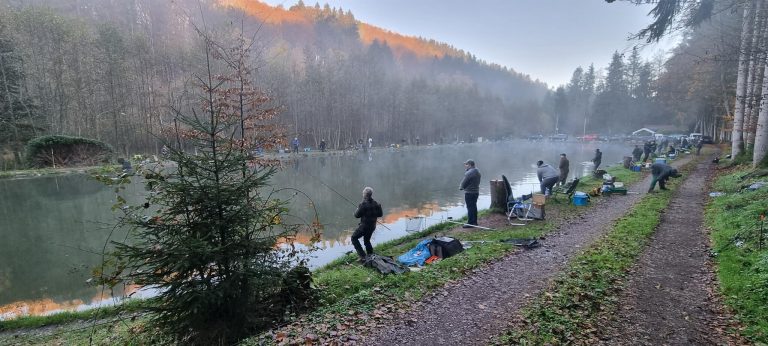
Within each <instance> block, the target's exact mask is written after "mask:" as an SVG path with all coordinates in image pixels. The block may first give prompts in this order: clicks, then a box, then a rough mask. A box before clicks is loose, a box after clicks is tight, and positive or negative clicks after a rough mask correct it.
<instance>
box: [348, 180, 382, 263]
mask: <svg viewBox="0 0 768 346" xmlns="http://www.w3.org/2000/svg"><path fill="white" fill-rule="evenodd" d="M382 216H384V213H383V212H382V210H381V204H379V203H378V202H376V201H374V200H373V189H372V188H370V187H366V188H364V189H363V201H362V202H361V203H360V205H358V206H357V210H355V217H356V218H358V219H360V224H359V225H358V226H357V229H356V230H355V233H352V245H353V246H354V247H355V251H357V255H358V256H359V257H360V262H364V261H365V258H366V252H367V253H368V255H372V254H373V246H372V245H371V236H372V235H373V231H375V230H376V218H379V217H382ZM361 237H362V238H363V242H364V243H365V251H363V247H362V246H360V238H361Z"/></svg>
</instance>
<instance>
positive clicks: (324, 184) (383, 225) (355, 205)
mask: <svg viewBox="0 0 768 346" xmlns="http://www.w3.org/2000/svg"><path fill="white" fill-rule="evenodd" d="M304 174H306V175H308V176H310V177H312V178H314V179H315V180H317V181H318V182H319V183H320V184H321V185H323V186H325V187H327V188H328V190H331V191H333V192H334V193H335V194H337V195H339V197H341V198H342V199H344V200H345V201H347V203H349V204H350V205H352V206H353V207H355V208H357V204H355V203H354V202H352V201H351V200H349V198H347V197H346V196H344V195H342V194H341V193H340V192H339V191H336V190H335V189H334V188H332V187H330V186H329V185H328V184H326V183H325V182H323V181H322V180H321V179H320V178H318V177H316V176H314V175H312V174H310V173H304ZM376 223H378V224H379V225H381V226H382V227H384V228H386V229H387V230H389V231H391V230H392V229H391V228H389V227H387V225H385V224H384V223H383V222H381V221H379V220H378V218H377V219H376Z"/></svg>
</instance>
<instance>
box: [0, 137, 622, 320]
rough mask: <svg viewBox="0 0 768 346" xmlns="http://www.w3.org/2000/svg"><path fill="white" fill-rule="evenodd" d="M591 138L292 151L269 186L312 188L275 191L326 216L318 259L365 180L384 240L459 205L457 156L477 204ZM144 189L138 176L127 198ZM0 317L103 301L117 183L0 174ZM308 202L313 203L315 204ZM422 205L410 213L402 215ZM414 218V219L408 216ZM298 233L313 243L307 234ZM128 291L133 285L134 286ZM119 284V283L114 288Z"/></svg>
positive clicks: (522, 186) (579, 152)
mask: <svg viewBox="0 0 768 346" xmlns="http://www.w3.org/2000/svg"><path fill="white" fill-rule="evenodd" d="M595 148H596V146H595V145H593V144H575V143H557V144H555V143H529V142H522V141H513V142H501V143H490V144H465V145H445V146H435V147H425V146H421V147H419V148H413V147H411V148H404V149H379V150H372V151H368V153H364V152H363V151H360V152H352V153H349V154H347V155H334V156H322V157H314V158H299V159H295V160H291V161H288V162H286V166H287V167H286V168H287V169H284V170H282V171H280V172H279V173H278V174H277V175H276V176H275V177H274V179H273V184H274V185H275V186H276V187H287V188H295V189H298V190H301V191H302V192H304V193H306V194H307V195H308V196H309V199H311V201H310V200H308V199H307V198H306V197H302V196H301V195H296V196H292V195H290V194H288V193H285V194H284V195H282V197H284V198H288V199H289V201H290V207H291V213H292V214H293V215H294V216H293V217H292V218H293V219H292V220H286V221H289V222H295V223H305V222H306V220H312V219H313V217H314V209H315V208H316V209H317V212H318V215H319V218H320V222H321V223H322V224H323V225H324V230H323V238H322V240H321V241H320V242H319V243H317V244H314V245H317V246H319V247H320V248H321V250H320V251H318V252H316V253H314V254H313V256H312V257H311V258H310V265H311V266H312V267H318V266H321V265H323V264H326V263H328V262H330V261H332V260H333V259H334V258H336V257H338V256H339V255H341V254H343V253H345V252H347V251H351V250H352V245H351V244H350V243H349V235H350V234H351V232H352V230H353V229H354V227H355V226H356V223H357V220H356V219H355V218H354V217H353V216H352V214H353V213H354V209H355V207H356V205H357V203H359V201H360V193H361V191H362V189H363V187H365V186H371V187H373V188H374V190H375V193H374V198H375V199H376V200H377V201H379V202H380V203H382V206H383V207H384V213H385V216H384V218H383V222H384V223H385V224H386V228H384V227H382V226H379V229H377V231H376V232H375V233H374V237H373V242H374V243H381V242H384V241H388V240H391V239H395V238H398V237H401V236H403V235H405V234H407V232H406V230H414V228H415V227H419V228H423V227H427V226H429V225H431V224H434V223H437V222H440V220H444V219H446V218H447V217H449V216H450V217H455V218H458V217H462V216H464V215H465V214H466V210H465V209H464V206H463V194H462V192H461V191H459V190H458V185H459V182H460V181H461V178H462V176H463V173H464V166H463V162H464V161H465V160H467V159H470V158H471V159H474V160H475V162H476V163H477V167H478V168H479V169H480V172H481V173H482V176H483V179H482V183H481V185H480V187H481V197H480V199H479V200H478V207H479V208H487V207H488V206H489V205H490V197H489V196H488V195H487V194H488V190H489V183H488V181H489V180H491V179H500V177H501V175H502V174H504V175H506V176H507V177H508V178H509V179H510V181H511V182H512V184H513V190H514V192H515V194H522V193H530V192H531V191H536V190H538V181H537V179H536V174H535V162H536V161H537V160H544V161H545V162H547V163H550V164H551V165H553V166H557V162H558V160H559V155H560V153H562V152H565V153H566V154H568V157H569V158H570V160H571V177H574V176H581V175H584V174H586V173H585V172H588V171H589V169H590V165H589V164H587V162H588V161H589V160H590V159H591V158H592V157H591V156H592V153H593V152H594V149H595ZM600 149H601V151H603V152H604V154H603V161H604V162H605V163H606V164H608V163H612V162H618V161H620V159H621V157H622V156H624V155H626V154H627V153H629V151H630V150H631V148H629V147H628V146H620V145H607V144H601V145H600ZM143 193H145V191H144V189H143V188H142V187H141V186H140V185H139V184H135V185H134V186H131V187H130V188H129V189H128V194H129V196H132V197H131V199H135V200H138V198H140V196H141V195H142V194H143ZM0 196H2V197H0V319H2V318H4V317H8V316H10V315H11V314H12V311H19V310H22V313H29V314H44V313H45V312H46V311H52V310H59V309H73V308H74V307H76V306H79V308H83V306H85V305H89V304H96V303H97V302H98V301H101V300H102V299H103V297H102V296H101V292H102V291H101V289H100V288H97V287H91V286H89V285H87V284H86V280H88V278H89V277H90V274H91V268H93V267H95V266H96V265H97V264H98V263H99V261H100V259H101V257H100V255H99V253H101V250H102V248H103V246H104V243H105V241H106V240H107V238H108V237H109V236H110V233H111V236H112V237H113V238H120V237H124V236H125V234H124V233H120V231H119V230H116V231H114V230H113V229H112V227H111V225H113V224H114V223H115V216H116V215H115V214H114V213H113V212H112V211H111V210H110V206H111V205H112V204H113V203H114V192H113V191H112V190H111V189H109V188H106V187H104V186H102V185H101V184H99V183H97V182H94V181H92V180H90V179H89V178H88V177H86V176H81V175H72V176H65V177H44V178H35V179H21V180H0ZM313 207H314V208H313ZM418 215H422V216H424V217H423V218H420V219H416V222H417V224H415V223H414V222H413V220H411V221H410V222H409V217H414V216H418ZM415 225H416V226H415ZM297 241H298V242H299V243H302V244H304V245H310V242H311V238H310V237H309V236H308V235H300V236H299V237H298V238H297ZM126 292H128V293H130V292H133V291H132V289H131V288H129V289H127V291H126ZM120 293H125V292H120Z"/></svg>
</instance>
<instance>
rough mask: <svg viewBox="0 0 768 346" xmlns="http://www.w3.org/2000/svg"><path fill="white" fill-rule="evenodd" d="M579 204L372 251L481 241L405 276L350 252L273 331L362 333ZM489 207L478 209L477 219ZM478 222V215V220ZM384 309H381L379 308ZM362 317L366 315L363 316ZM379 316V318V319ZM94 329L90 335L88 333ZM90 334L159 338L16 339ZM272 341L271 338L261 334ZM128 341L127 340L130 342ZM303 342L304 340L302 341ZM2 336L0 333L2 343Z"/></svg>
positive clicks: (133, 326)
mask: <svg viewBox="0 0 768 346" xmlns="http://www.w3.org/2000/svg"><path fill="white" fill-rule="evenodd" d="M608 171H609V173H610V174H612V175H613V176H616V177H617V180H619V181H624V182H625V183H627V184H631V183H632V182H635V181H638V180H640V179H642V177H643V175H642V174H638V173H633V172H630V171H628V170H625V169H623V168H621V167H613V168H610V169H608ZM582 181H583V185H582V186H580V187H579V189H578V190H581V191H587V190H588V189H589V188H591V187H595V186H597V185H598V184H599V182H598V181H597V180H595V179H593V178H585V179H584V180H582ZM584 210H585V209H584V208H583V207H575V206H572V205H570V204H568V203H565V202H563V203H560V204H558V203H550V204H548V205H547V213H548V214H551V215H555V216H557V217H551V218H550V219H548V220H547V221H543V222H540V221H537V222H530V223H528V225H527V226H523V227H519V226H516V227H512V226H510V227H507V228H504V229H500V230H498V231H485V230H472V231H469V232H466V231H460V233H458V234H454V233H451V232H448V230H450V229H451V228H453V227H454V226H455V225H454V224H451V223H444V224H439V225H435V226H433V227H430V228H429V229H427V230H425V231H423V232H419V233H416V234H410V235H408V236H406V237H404V238H400V239H396V240H393V241H390V242H388V243H385V244H380V245H378V246H376V248H375V251H376V252H377V253H379V254H384V255H388V256H393V257H396V256H399V255H400V254H402V253H404V252H406V251H407V250H409V249H410V248H412V247H413V246H415V245H416V244H417V243H418V242H419V241H420V240H421V239H423V238H425V237H429V236H433V235H437V234H453V235H454V236H456V237H457V238H459V239H461V240H465V241H482V242H483V243H474V244H473V247H472V248H470V249H468V250H467V251H465V252H464V253H463V254H462V255H460V256H455V257H452V258H449V259H446V260H443V261H440V262H437V263H436V264H434V265H430V266H427V267H425V268H423V269H422V270H421V271H418V272H411V273H408V274H406V275H400V276H394V275H388V276H384V275H380V274H377V273H376V272H374V271H372V270H370V269H368V268H364V267H362V266H360V265H359V264H357V262H356V256H355V255H354V254H352V255H347V256H343V257H342V258H339V259H337V260H335V261H334V262H332V263H330V264H328V265H327V266H325V267H323V268H320V269H318V270H316V271H315V272H314V278H315V284H316V286H317V287H318V288H319V293H320V305H319V307H318V308H317V309H316V310H315V311H314V312H312V313H309V314H306V315H303V316H297V317H295V319H294V322H296V323H293V324H291V325H290V326H286V327H284V328H282V329H280V330H278V331H277V333H278V334H280V333H282V334H281V335H283V337H284V338H285V339H286V340H288V339H290V340H294V341H297V340H300V339H301V338H302V337H303V336H304V335H306V334H307V333H310V334H314V336H315V337H316V338H317V339H318V340H322V338H324V337H330V336H333V335H339V334H348V335H350V336H354V334H355V333H362V332H364V331H365V328H374V327H375V325H376V321H377V320H378V319H379V318H380V317H379V316H380V315H383V314H382V313H381V312H382V311H385V310H393V309H400V308H407V307H409V306H410V305H411V303H412V302H413V301H415V300H417V299H419V298H421V297H422V296H423V294H424V293H425V292H429V291H432V290H434V289H435V288H438V287H441V286H443V285H445V284H446V283H448V282H451V281H453V280H457V279H460V278H462V277H464V276H466V275H469V272H471V271H472V270H474V269H476V268H479V267H482V266H483V265H485V264H487V263H488V262H489V261H493V260H495V259H498V258H501V257H503V256H505V255H507V254H508V253H510V252H511V251H515V248H514V247H513V246H511V245H508V244H505V243H501V242H498V240H502V239H508V238H520V237H538V236H542V235H544V234H546V233H547V232H549V231H550V230H552V229H553V228H554V227H555V226H557V222H558V220H560V219H563V218H565V217H567V216H569V215H575V214H577V213H580V212H583V211H584ZM484 215H487V211H485V212H481V218H482V217H483V216H484ZM481 220H482V219H481ZM382 309H383V310H382ZM363 317H364V318H363ZM382 318H383V317H382ZM91 333H94V334H93V336H91V335H90V334H91ZM86 336H87V337H88V338H91V337H93V340H94V342H95V343H96V344H98V343H110V342H111V343H115V342H116V343H147V342H149V341H150V340H157V339H156V338H157V337H158V335H156V334H155V333H154V332H153V331H150V330H147V328H145V321H144V320H143V319H138V320H135V321H124V320H118V321H116V322H114V323H109V324H103V325H98V326H96V327H95V328H88V330H87V331H85V330H72V331H63V332H61V333H59V334H56V335H52V336H43V337H40V336H27V337H24V338H21V339H17V340H16V341H17V342H19V343H26V344H56V343H62V342H63V343H65V344H73V343H74V344H76V343H77V342H78V340H82V338H83V337H86ZM263 337H264V338H266V339H268V340H272V338H271V337H270V336H263ZM129 340H130V342H128V341H129ZM260 340H261V339H260V338H259V337H254V338H252V339H250V340H247V341H246V342H245V343H246V344H248V343H251V344H257V343H259V342H260ZM302 342H303V341H302ZM2 343H3V337H2V336H0V344H2Z"/></svg>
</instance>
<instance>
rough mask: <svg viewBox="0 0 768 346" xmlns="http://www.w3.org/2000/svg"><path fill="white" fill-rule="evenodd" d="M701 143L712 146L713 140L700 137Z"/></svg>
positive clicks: (708, 137)
mask: <svg viewBox="0 0 768 346" xmlns="http://www.w3.org/2000/svg"><path fill="white" fill-rule="evenodd" d="M701 143H704V144H714V143H715V140H714V139H713V138H712V136H701Z"/></svg>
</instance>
